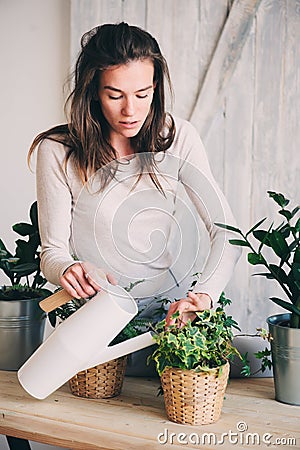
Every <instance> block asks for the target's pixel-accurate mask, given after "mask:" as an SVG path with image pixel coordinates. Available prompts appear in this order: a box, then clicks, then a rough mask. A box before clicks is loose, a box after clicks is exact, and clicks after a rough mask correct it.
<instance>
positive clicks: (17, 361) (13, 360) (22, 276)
mask: <svg viewBox="0 0 300 450" xmlns="http://www.w3.org/2000/svg"><path fill="white" fill-rule="evenodd" d="M29 215H30V223H25V222H21V223H17V224H15V225H13V227H12V229H13V230H14V231H15V232H16V233H17V234H18V235H20V236H22V237H23V238H26V237H27V240H26V239H20V238H19V239H17V240H16V242H15V244H16V247H15V251H14V253H11V252H10V251H9V250H8V249H7V248H6V246H5V244H4V243H3V241H2V239H0V269H2V270H3V272H4V273H5V275H6V276H7V277H8V279H9V283H8V284H6V285H4V286H1V287H0V319H1V320H0V321H1V324H2V325H1V326H0V369H2V370H18V369H19V367H20V366H21V365H22V364H23V363H24V362H25V361H26V359H27V358H28V357H29V356H30V355H31V354H32V353H33V352H34V351H35V350H36V348H37V347H38V346H39V345H40V344H41V343H42V340H43V334H44V327H45V319H46V314H45V313H44V312H43V311H42V309H41V308H40V307H39V301H40V300H42V299H43V298H45V297H47V296H48V295H50V294H51V293H52V292H51V291H50V290H48V289H46V288H45V287H44V286H45V284H46V282H47V280H46V279H45V278H44V277H43V275H42V274H41V269H40V253H39V246H40V236H39V229H38V218H37V204H36V202H34V203H33V204H32V205H31V208H30V213H29ZM16 325H18V326H16Z"/></svg>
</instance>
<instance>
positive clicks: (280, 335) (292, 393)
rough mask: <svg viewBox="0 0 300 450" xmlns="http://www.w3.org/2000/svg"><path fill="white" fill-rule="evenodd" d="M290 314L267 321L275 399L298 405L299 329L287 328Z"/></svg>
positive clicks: (299, 385)
mask: <svg viewBox="0 0 300 450" xmlns="http://www.w3.org/2000/svg"><path fill="white" fill-rule="evenodd" d="M290 317H291V314H276V315H274V316H270V317H268V319H267V323H268V325H269V331H270V333H271V335H272V337H273V340H272V341H271V350H272V362H273V372H274V383H275V399H276V400H278V401H279V402H283V403H288V404H290V405H300V329H298V328H290V327H289V326H287V324H288V322H289V320H290Z"/></svg>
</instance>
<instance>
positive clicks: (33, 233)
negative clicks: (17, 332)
mask: <svg viewBox="0 0 300 450" xmlns="http://www.w3.org/2000/svg"><path fill="white" fill-rule="evenodd" d="M29 216H30V221H31V223H24V222H21V223H17V224H15V225H13V227H12V229H13V230H14V231H15V232H16V233H17V234H18V235H20V236H22V237H27V239H17V240H16V248H15V253H14V254H12V253H11V252H9V250H7V248H6V246H5V244H4V243H3V241H2V240H1V239H0V269H2V270H3V271H4V273H5V274H6V275H7V277H8V278H9V280H10V286H4V287H3V288H2V289H1V291H0V299H9V298H11V299H15V300H16V299H22V298H30V297H42V298H44V297H47V296H48V295H50V294H51V293H52V292H50V291H49V290H48V289H45V288H43V286H44V285H45V284H46V282H47V280H46V279H45V278H44V277H43V276H42V274H41V270H40V254H39V246H40V235H39V229H38V217H37V203H36V202H34V203H33V204H32V205H31V208H30V212H29ZM29 276H31V279H32V281H30V278H29ZM23 278H25V279H26V282H25V283H23V284H22V279H23ZM24 296H25V297H24Z"/></svg>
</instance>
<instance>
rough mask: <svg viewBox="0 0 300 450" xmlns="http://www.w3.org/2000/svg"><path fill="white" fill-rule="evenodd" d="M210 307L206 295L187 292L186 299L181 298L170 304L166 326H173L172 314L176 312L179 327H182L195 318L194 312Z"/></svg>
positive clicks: (210, 301) (209, 300)
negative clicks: (178, 315)
mask: <svg viewBox="0 0 300 450" xmlns="http://www.w3.org/2000/svg"><path fill="white" fill-rule="evenodd" d="M211 307H212V299H211V298H210V296H209V295H208V294H201V293H199V294H195V293H193V292H189V293H188V296H187V298H182V299H181V300H178V301H177V302H173V303H171V305H170V307H169V311H168V314H167V316H166V326H167V327H169V326H170V325H174V323H175V320H174V319H172V316H173V314H175V313H176V312H177V311H179V313H180V327H183V326H184V325H185V324H186V323H187V321H188V320H189V319H190V320H191V321H193V320H194V319H195V317H196V314H195V312H196V311H204V310H205V309H210V308H211Z"/></svg>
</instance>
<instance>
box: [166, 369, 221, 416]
mask: <svg viewBox="0 0 300 450" xmlns="http://www.w3.org/2000/svg"><path fill="white" fill-rule="evenodd" d="M218 371H219V369H215V370H213V371H212V372H209V373H207V372H195V371H194V370H181V369H174V368H166V369H165V370H164V371H163V373H162V375H161V384H162V388H163V391H164V402H165V408H166V413H167V416H168V419H169V420H171V421H173V422H177V423H185V424H190V425H204V424H208V423H213V422H216V421H217V420H218V419H219V417H220V415H221V409H222V405H223V399H224V393H225V389H226V386H227V381H228V376H229V363H228V362H227V363H226V364H225V365H224V366H223V369H222V374H221V375H220V376H218Z"/></svg>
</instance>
